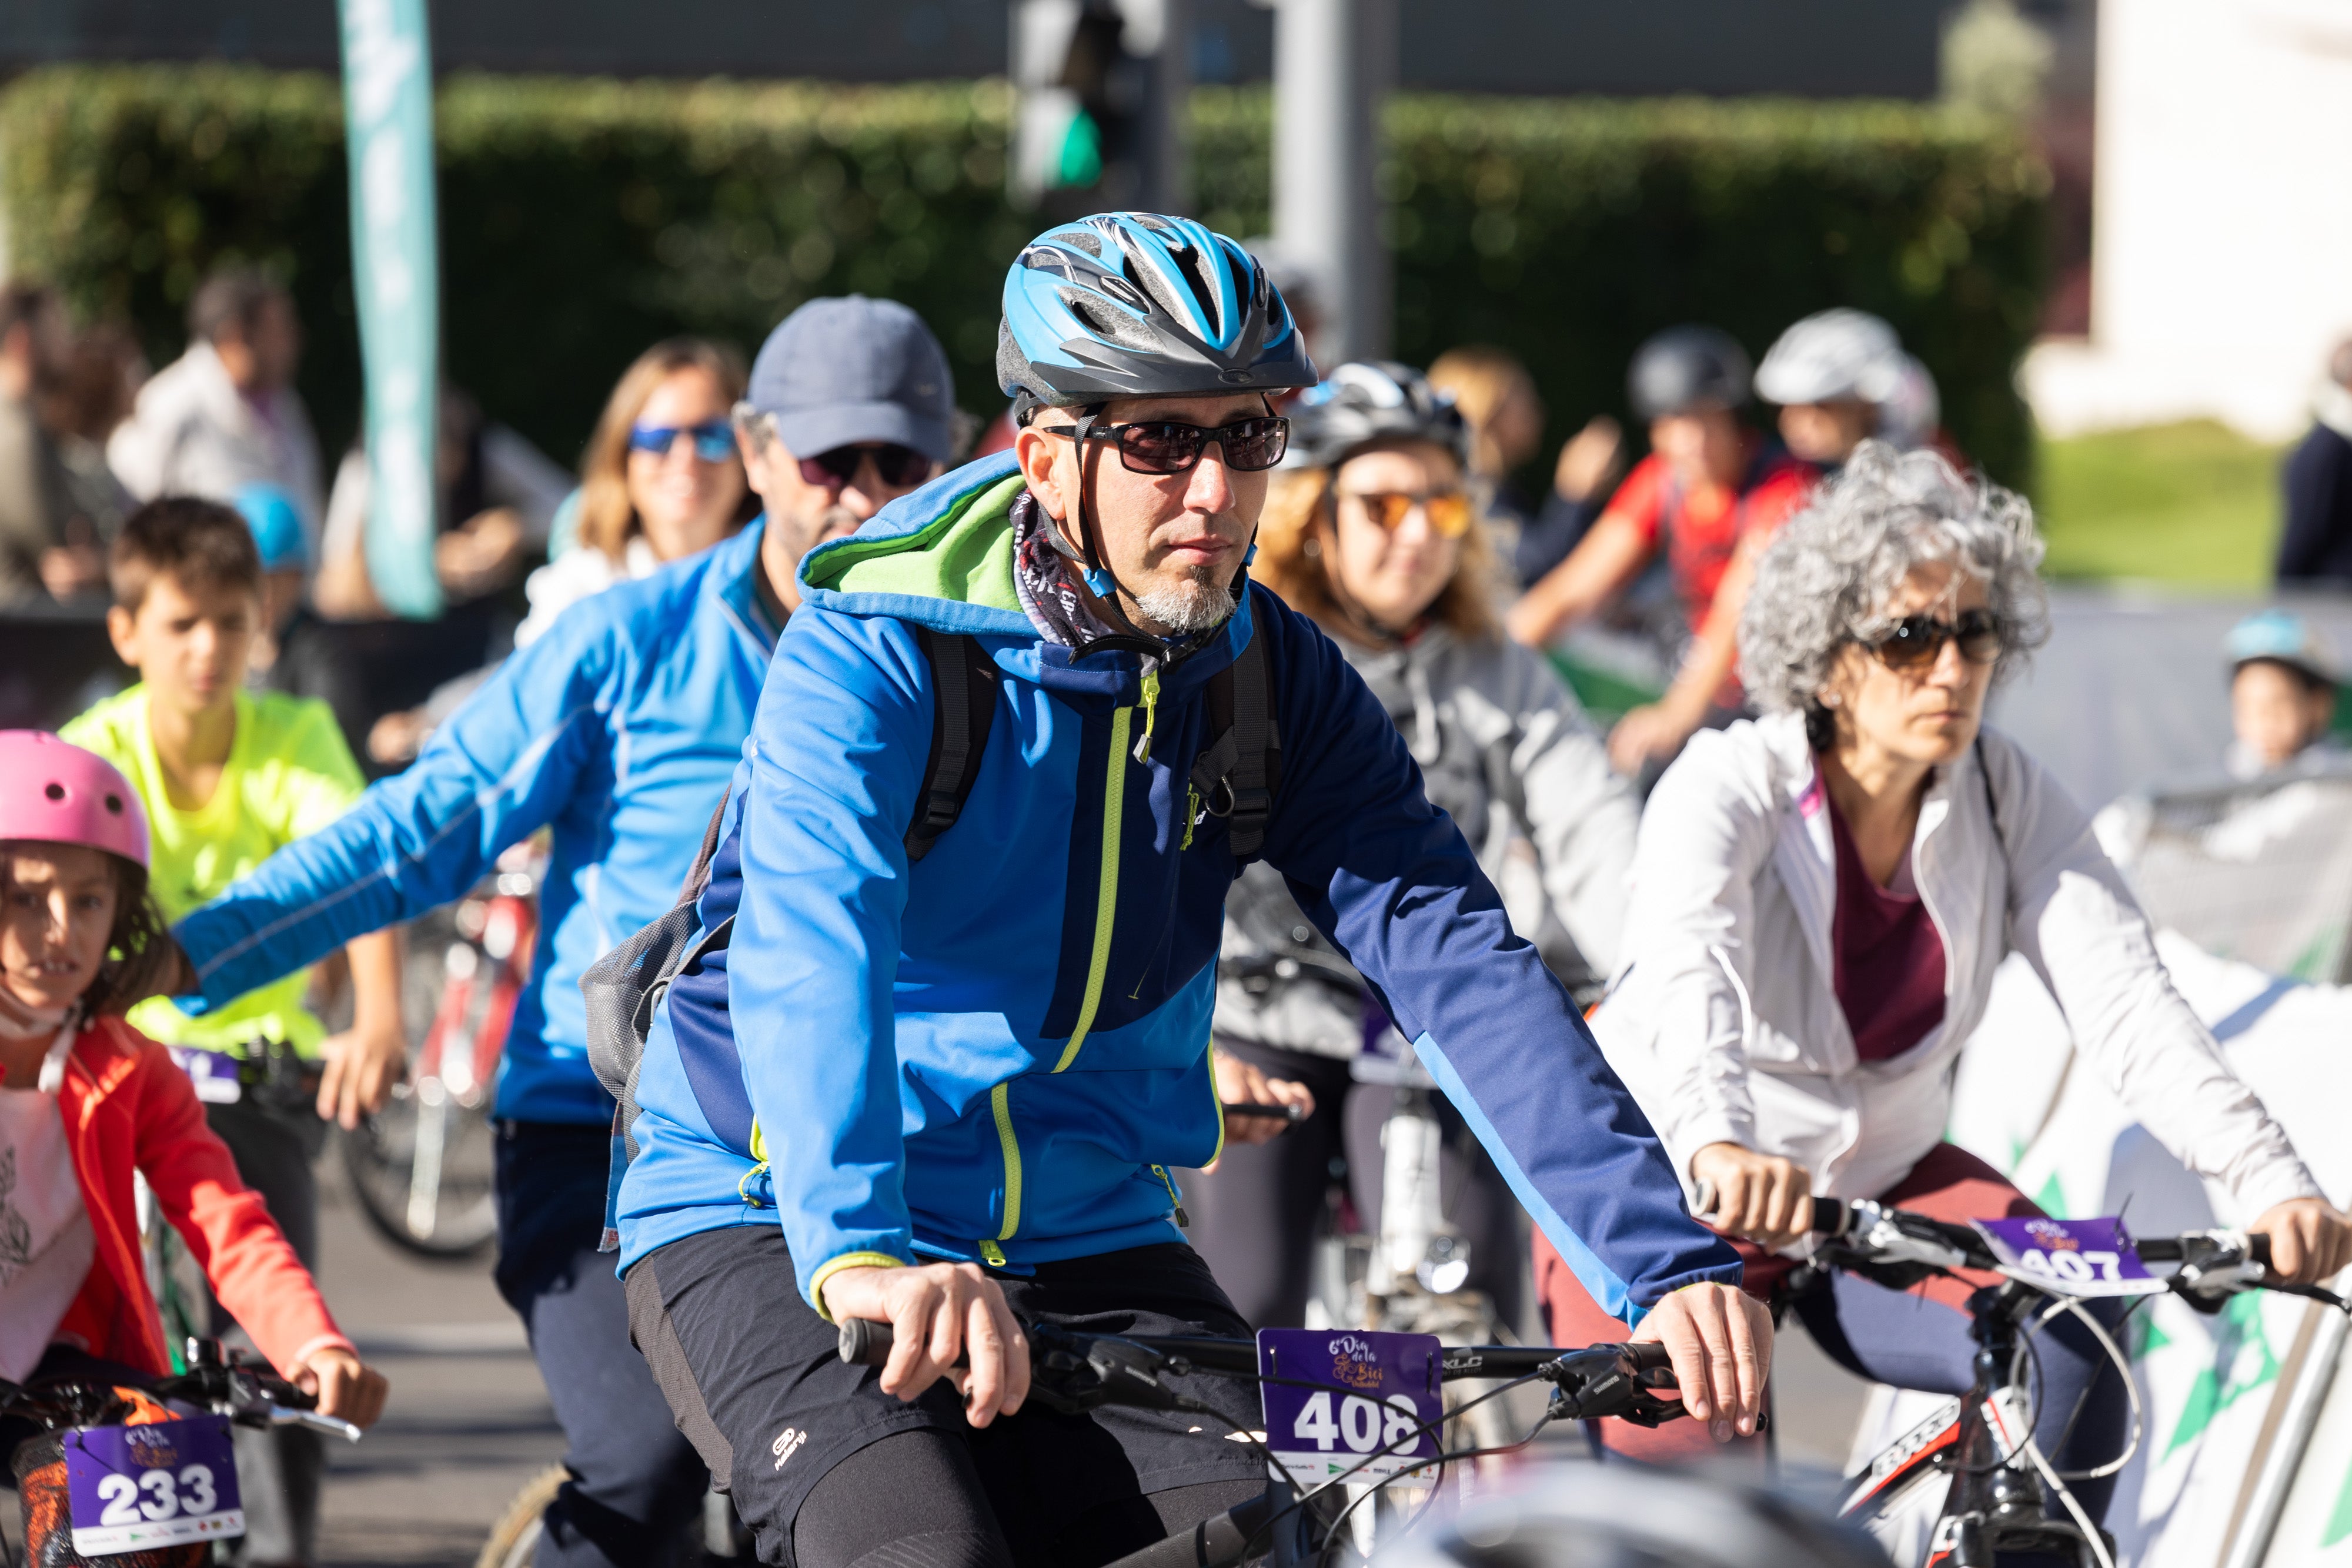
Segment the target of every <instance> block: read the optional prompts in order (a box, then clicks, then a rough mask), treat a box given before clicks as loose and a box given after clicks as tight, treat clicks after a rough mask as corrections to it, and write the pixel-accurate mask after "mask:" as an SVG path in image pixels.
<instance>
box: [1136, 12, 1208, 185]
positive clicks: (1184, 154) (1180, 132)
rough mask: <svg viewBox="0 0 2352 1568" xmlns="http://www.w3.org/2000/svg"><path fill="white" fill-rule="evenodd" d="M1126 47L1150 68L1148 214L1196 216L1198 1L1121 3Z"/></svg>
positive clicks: (1147, 89) (1145, 180) (1145, 160)
mask: <svg viewBox="0 0 2352 1568" xmlns="http://www.w3.org/2000/svg"><path fill="white" fill-rule="evenodd" d="M1118 12H1119V16H1120V19H1121V20H1122V21H1123V22H1124V23H1125V24H1126V27H1125V31H1124V36H1123V37H1122V38H1121V40H1120V43H1121V47H1123V48H1124V49H1125V51H1126V52H1127V53H1128V54H1129V55H1131V56H1135V57H1139V58H1141V59H1142V60H1144V61H1145V62H1146V65H1145V69H1146V70H1147V71H1149V73H1150V76H1149V79H1148V83H1147V85H1146V87H1145V89H1144V103H1145V110H1144V131H1143V135H1144V143H1145V145H1144V152H1143V188H1142V192H1141V194H1140V196H1139V199H1138V200H1137V201H1136V205H1137V206H1138V207H1140V208H1142V209H1143V210H1144V211H1146V212H1153V213H1184V212H1190V211H1191V210H1192V158H1191V154H1192V0H1118Z"/></svg>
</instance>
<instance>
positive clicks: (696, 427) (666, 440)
mask: <svg viewBox="0 0 2352 1568" xmlns="http://www.w3.org/2000/svg"><path fill="white" fill-rule="evenodd" d="M681 435H686V436H691V437H692V438H693V440H694V455H696V456H697V457H698V458H700V459H701V460H702V461H703V462H705V463H724V462H726V461H727V460H728V459H729V458H730V457H732V456H734V455H735V432H734V429H733V428H732V427H731V426H730V425H729V424H728V423H727V422H726V421H725V420H723V419H706V420H704V421H703V422H702V423H700V424H640V425H635V426H632V427H631V429H630V431H629V450H630V451H632V452H650V453H652V454H653V455H655V456H656V457H667V456H668V455H669V449H670V448H671V447H672V446H673V445H675V444H677V438H678V437H679V436H681Z"/></svg>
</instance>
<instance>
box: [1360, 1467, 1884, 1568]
mask: <svg viewBox="0 0 2352 1568" xmlns="http://www.w3.org/2000/svg"><path fill="white" fill-rule="evenodd" d="M1381 1563H1382V1565H1383V1568H1890V1565H1889V1563H1888V1562H1887V1559H1886V1553H1885V1552H1884V1551H1883V1550H1881V1549H1880V1547H1879V1545H1878V1543H1877V1542H1874V1541H1873V1540H1872V1539H1871V1538H1870V1537H1869V1536H1868V1535H1866V1534H1864V1533H1863V1532H1862V1531H1860V1530H1858V1529H1855V1528H1854V1527H1853V1526H1851V1525H1845V1524H1841V1523H1839V1522H1837V1521H1835V1520H1833V1519H1832V1518H1830V1517H1829V1516H1828V1515H1827V1514H1826V1513H1823V1512H1821V1511H1817V1510H1815V1509H1813V1508H1811V1507H1809V1506H1807V1505H1805V1504H1804V1503H1801V1502H1799V1501H1797V1500H1793V1499H1791V1498H1790V1497H1787V1496H1785V1495H1783V1494H1782V1493H1780V1492H1778V1491H1775V1490H1770V1489H1769V1488H1765V1487H1760V1486H1757V1485H1754V1484H1752V1483H1748V1482H1743V1481H1739V1480H1734V1479H1717V1478H1711V1477H1709V1476H1706V1474H1704V1473H1694V1472H1692V1471H1689V1470H1673V1469H1650V1468H1648V1467H1645V1466H1642V1465H1633V1464H1601V1465H1590V1464H1582V1465H1558V1466H1554V1467H1552V1468H1551V1469H1548V1470H1545V1471H1542V1472H1540V1473H1538V1474H1537V1475H1535V1476H1533V1477H1531V1478H1530V1479H1528V1482H1527V1483H1525V1484H1524V1485H1523V1486H1521V1487H1520V1488H1519V1489H1518V1490H1515V1491H1514V1492H1513V1493H1511V1494H1509V1495H1507V1496H1503V1497H1496V1498H1487V1499H1481V1500H1478V1501H1476V1502H1474V1503H1472V1504H1471V1505H1470V1506H1468V1507H1466V1508H1465V1509H1464V1510H1463V1511H1461V1512H1460V1513H1459V1514H1457V1515H1456V1516H1454V1519H1453V1520H1452V1521H1450V1522H1448V1523H1447V1524H1445V1525H1444V1526H1442V1527H1441V1528H1439V1529H1436V1530H1433V1531H1428V1532H1426V1533H1416V1534H1414V1535H1412V1536H1408V1537H1407V1538H1406V1539H1405V1540H1404V1541H1403V1542H1402V1543H1400V1545H1399V1546H1398V1547H1397V1549H1396V1550H1395V1551H1393V1552H1384V1553H1382V1554H1381Z"/></svg>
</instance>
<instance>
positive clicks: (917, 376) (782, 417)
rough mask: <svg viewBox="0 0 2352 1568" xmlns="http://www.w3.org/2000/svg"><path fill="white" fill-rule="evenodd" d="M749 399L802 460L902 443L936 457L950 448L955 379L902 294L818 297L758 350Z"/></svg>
mask: <svg viewBox="0 0 2352 1568" xmlns="http://www.w3.org/2000/svg"><path fill="white" fill-rule="evenodd" d="M744 401H745V402H749V403H750V404H751V406H752V407H753V408H756V409H758V410H759V411H760V412H761V413H764V414H768V415H770V416H771V417H772V418H773V419H774V420H775V422H776V434H777V436H778V438H779V439H781V440H782V442H783V444H784V445H785V446H786V448H788V449H789V450H790V451H791V453H792V455H793V456H795V457H814V456H816V455H818V454H820V453H824V452H830V451H832V450H833V449H834V448H835V447H836V446H851V445H855V444H858V443H861V442H869V441H895V442H897V443H898V444H899V445H901V446H911V447H913V448H914V449H915V450H916V451H918V452H919V453H921V454H922V455H924V456H926V457H929V459H930V460H931V461H932V462H934V463H945V462H946V461H947V460H948V458H949V456H950V448H951V445H952V441H951V437H950V423H951V420H952V416H953V414H954V413H955V381H954V378H953V377H952V376H951V375H950V373H949V371H948V356H947V351H946V350H943V349H941V348H940V340H938V339H937V338H935V337H933V336H932V335H931V329H929V327H927V326H925V325H924V324H923V319H922V318H921V317H920V316H918V315H916V314H915V313H914V312H913V311H912V310H909V309H908V308H907V307H905V306H904V305H901V304H899V303H898V301H897V300H895V299H868V298H866V296H864V295H862V294H853V295H851V296H849V298H846V299H812V300H810V301H809V302H808V303H807V304H805V305H803V306H802V307H801V308H799V309H797V310H795V311H793V313H792V314H791V315H789V316H787V317H785V318H784V319H783V320H782V322H781V323H779V324H778V325H777V327H776V329H775V330H774V331H772V332H771V333H769V334H768V340H767V341H766V342H765V343H763V344H761V346H760V357H759V359H758V360H756V361H753V363H752V365H751V387H750V389H749V390H748V391H747V392H745V393H744Z"/></svg>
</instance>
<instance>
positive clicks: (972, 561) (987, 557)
mask: <svg viewBox="0 0 2352 1568" xmlns="http://www.w3.org/2000/svg"><path fill="white" fill-rule="evenodd" d="M1022 488H1023V485H1022V479H1021V476H1020V475H1019V474H1018V473H1013V474H1008V475H1007V476H1004V477H1003V479H1001V480H999V481H998V482H997V483H996V484H994V485H992V486H988V487H987V488H985V489H981V490H974V491H972V492H971V493H970V494H968V495H965V496H963V497H959V498H958V499H957V501H956V504H955V505H953V506H951V507H949V508H948V509H947V510H946V511H945V512H942V513H941V514H940V516H939V517H938V518H937V519H936V520H934V521H932V522H930V523H928V524H926V525H924V526H923V527H922V528H917V529H916V530H914V531H913V532H912V533H906V534H899V535H897V536H895V537H893V538H879V539H860V538H848V539H844V540H842V541H840V542H839V543H837V544H834V545H831V546H828V547H826V548H825V549H824V552H823V553H822V554H821V555H819V556H817V557H816V558H815V559H813V560H811V561H810V562H809V566H810V570H809V572H808V574H807V578H806V580H807V582H808V584H809V586H810V587H812V588H822V589H829V590H831V591H834V592H836V593H859V594H864V593H892V594H906V595H909V596H911V597H915V598H920V599H945V600H952V601H956V602H958V603H962V604H974V605H981V606H983V607H986V608H988V609H992V610H1009V611H1011V612H1013V613H1014V614H1015V615H1018V614H1020V613H1021V594H1020V591H1019V590H1017V589H1016V588H1014V587H1013V497H1016V496H1018V495H1020V494H1021V491H1022Z"/></svg>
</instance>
